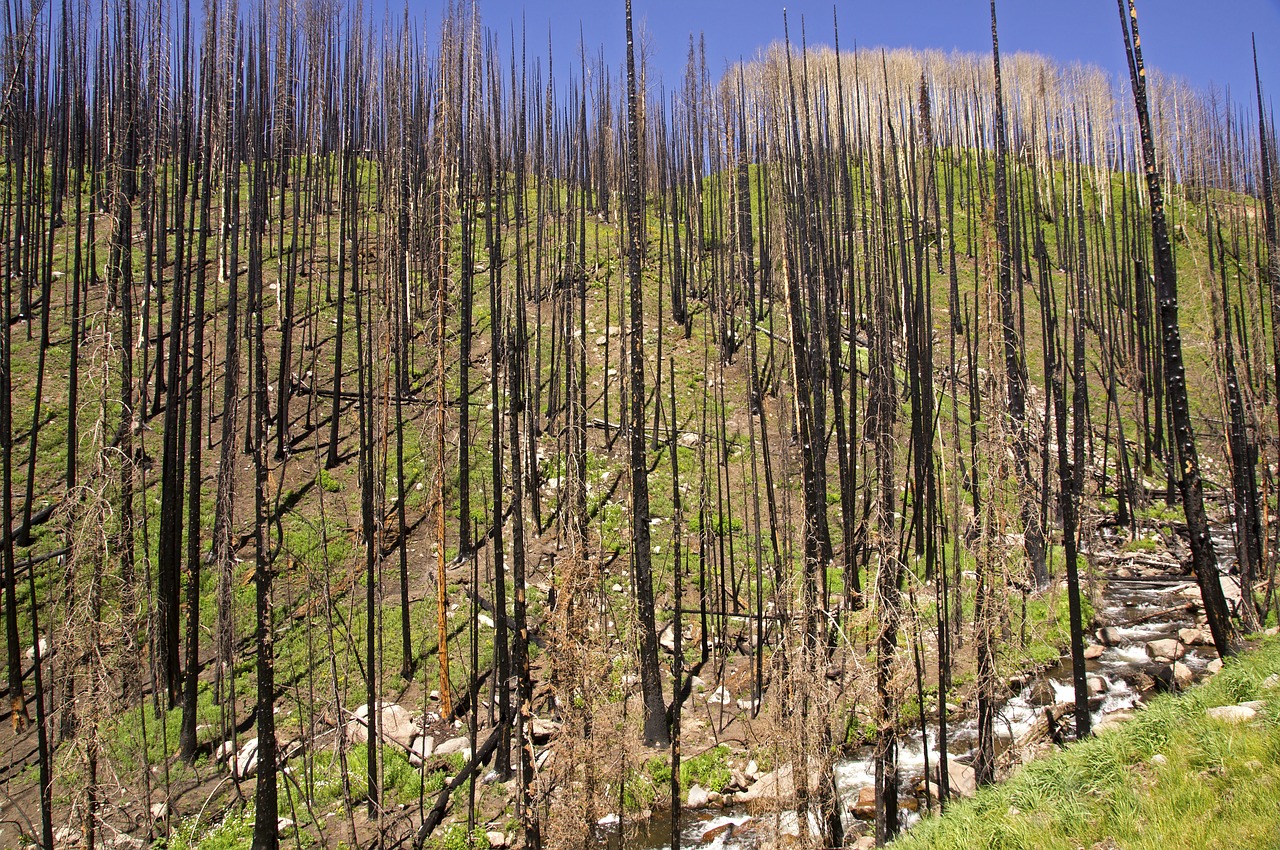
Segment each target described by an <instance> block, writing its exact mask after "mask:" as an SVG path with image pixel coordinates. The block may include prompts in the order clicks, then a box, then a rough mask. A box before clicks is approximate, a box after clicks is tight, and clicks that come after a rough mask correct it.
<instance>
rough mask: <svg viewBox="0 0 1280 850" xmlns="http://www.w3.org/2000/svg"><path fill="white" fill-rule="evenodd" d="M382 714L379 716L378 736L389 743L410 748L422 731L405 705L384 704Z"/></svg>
mask: <svg viewBox="0 0 1280 850" xmlns="http://www.w3.org/2000/svg"><path fill="white" fill-rule="evenodd" d="M381 715H382V716H381V717H379V718H378V721H379V722H378V737H380V738H382V740H384V741H386V742H387V743H390V744H396V745H397V746H400V747H403V748H405V749H408V748H409V744H410V743H412V742H413V739H414V738H415V737H416V736H417V735H418V733H419V731H420V730H419V729H418V725H417V724H416V723H414V722H413V718H412V717H411V716H410V715H409V712H408V711H407V710H405V708H404V707H403V706H399V705H396V704H395V703H392V704H391V705H385V706H383V708H382V712H381Z"/></svg>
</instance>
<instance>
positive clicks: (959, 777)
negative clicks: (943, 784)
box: [947, 759, 978, 797]
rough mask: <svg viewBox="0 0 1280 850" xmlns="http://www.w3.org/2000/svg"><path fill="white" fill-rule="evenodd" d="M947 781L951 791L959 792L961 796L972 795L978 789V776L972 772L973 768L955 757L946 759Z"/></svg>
mask: <svg viewBox="0 0 1280 850" xmlns="http://www.w3.org/2000/svg"><path fill="white" fill-rule="evenodd" d="M947 781H948V783H949V784H950V787H951V793H952V794H959V795H960V796H961V797H972V796H973V794H974V792H975V791H977V790H978V777H977V774H975V773H974V772H973V768H972V767H970V766H969V765H967V764H964V763H963V762H958V761H956V760H955V759H949V760H948V761H947Z"/></svg>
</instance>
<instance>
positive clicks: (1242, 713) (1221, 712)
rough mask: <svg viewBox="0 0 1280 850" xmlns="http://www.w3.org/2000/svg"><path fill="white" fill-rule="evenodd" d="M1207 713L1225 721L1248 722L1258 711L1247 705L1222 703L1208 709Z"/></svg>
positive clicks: (1215, 718)
mask: <svg viewBox="0 0 1280 850" xmlns="http://www.w3.org/2000/svg"><path fill="white" fill-rule="evenodd" d="M1205 714H1207V715H1208V716H1209V717H1211V718H1213V719H1214V720H1221V721H1222V722H1223V723H1248V722H1249V721H1250V720H1252V719H1253V718H1255V717H1257V716H1258V711H1257V709H1255V708H1253V707H1251V706H1247V705H1220V706H1218V707H1216V708H1210V709H1208V710H1207V711H1206V712H1205Z"/></svg>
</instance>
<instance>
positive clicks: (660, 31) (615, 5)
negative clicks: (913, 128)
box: [409, 0, 1280, 104]
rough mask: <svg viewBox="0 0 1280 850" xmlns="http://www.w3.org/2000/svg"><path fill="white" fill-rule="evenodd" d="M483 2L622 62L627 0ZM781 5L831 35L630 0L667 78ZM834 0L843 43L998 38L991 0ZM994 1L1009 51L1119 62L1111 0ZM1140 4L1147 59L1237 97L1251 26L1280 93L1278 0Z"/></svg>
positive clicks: (935, 43)
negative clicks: (699, 47) (693, 52)
mask: <svg viewBox="0 0 1280 850" xmlns="http://www.w3.org/2000/svg"><path fill="white" fill-rule="evenodd" d="M409 3H410V8H411V10H412V11H415V12H417V13H418V14H420V15H422V16H423V17H422V19H420V21H419V24H420V25H422V26H423V28H424V29H425V30H426V31H427V32H431V31H432V30H433V29H434V27H435V25H436V22H437V19H438V15H439V9H440V6H439V5H438V4H436V3H430V4H428V3H426V2H424V0H409ZM479 4H480V12H481V15H482V17H483V19H484V21H485V23H486V25H488V26H489V27H491V28H492V29H494V30H496V31H497V32H499V33H501V34H502V37H503V40H504V42H505V41H506V37H507V33H509V32H510V28H511V26H512V23H513V22H514V25H515V28H516V37H517V38H519V28H520V20H521V16H522V15H523V16H524V19H525V21H526V22H527V26H528V38H529V49H530V53H531V54H533V53H534V52H535V51H536V52H537V53H543V54H545V45H546V43H547V33H548V28H550V33H551V36H552V38H553V39H554V44H555V52H556V58H557V66H558V67H559V68H566V69H567V65H568V63H570V62H573V63H574V65H576V60H577V48H578V42H579V32H580V29H579V27H581V33H582V36H583V38H584V39H585V41H586V44H587V46H588V50H589V51H591V53H592V54H594V53H595V52H597V51H598V50H599V49H600V47H601V46H603V47H604V50H605V56H606V59H607V61H609V62H610V64H611V65H612V66H613V67H615V68H616V67H618V66H619V65H620V62H621V59H622V56H623V53H622V51H623V49H624V48H625V41H624V35H623V33H624V30H623V3H622V0H607V2H592V0H479ZM784 5H785V6H786V8H787V12H788V16H789V18H790V23H791V33H792V39H793V40H794V41H798V40H799V30H800V22H801V18H802V17H803V19H804V24H805V28H806V30H807V34H808V39H809V43H810V44H831V42H832V33H833V28H832V11H833V4H832V2H831V0H632V12H633V15H634V16H635V20H636V25H637V27H639V26H640V23H641V21H643V22H644V27H645V28H646V30H647V31H648V33H649V35H650V45H651V48H652V49H653V50H654V53H653V55H652V61H653V63H654V65H655V67H656V70H657V71H658V72H659V73H660V74H661V75H662V77H663V80H664V81H665V82H666V84H667V86H668V87H671V86H674V85H677V84H678V81H679V77H680V74H681V71H682V70H683V67H684V63H685V57H686V55H687V52H688V43H689V35H690V33H693V34H694V36H695V38H696V37H697V36H698V34H700V33H701V34H705V36H706V44H707V58H708V65H709V69H710V71H711V73H712V75H713V77H716V76H718V75H719V73H720V72H721V71H722V70H723V69H724V68H725V65H726V64H727V63H728V62H731V61H734V60H736V59H738V58H739V57H743V58H750V57H752V56H753V55H754V54H755V53H756V51H757V50H758V49H760V48H762V47H765V46H767V45H768V44H769V43H771V42H773V41H775V40H781V38H782V9H783V6H784ZM836 5H837V6H838V12H839V16H840V42H841V46H842V47H843V46H848V45H852V44H853V43H854V41H855V40H856V41H857V43H858V45H859V46H865V47H878V46H885V47H927V48H941V49H943V50H952V49H960V50H966V51H975V52H989V51H990V49H991V36H990V24H989V18H988V4H987V2H986V0H887V2H886V1H885V0H863V2H857V3H848V2H841V3H838V4H836ZM415 7H416V8H415ZM998 13H999V16H1000V46H1001V49H1002V50H1004V51H1008V52H1014V51H1019V50H1022V51H1033V52H1038V53H1043V54H1046V55H1049V56H1052V57H1054V58H1055V59H1058V60H1061V61H1072V60H1081V61H1084V62H1089V63H1093V64H1095V65H1099V66H1101V67H1103V68H1106V69H1110V70H1112V71H1113V72H1117V73H1118V72H1120V71H1123V69H1124V58H1123V55H1124V54H1123V49H1122V42H1121V36H1120V27H1119V16H1118V13H1117V10H1116V3H1115V0H1066V2H1051V0H1005V2H1003V3H1001V4H1000V5H999V6H998ZM1138 13H1139V24H1140V28H1141V35H1142V40H1143V51H1144V58H1145V59H1146V61H1147V64H1148V65H1149V66H1153V67H1157V68H1160V69H1162V70H1164V71H1166V72H1169V73H1175V74H1178V75H1180V76H1183V77H1185V78H1186V79H1188V80H1189V81H1190V82H1191V83H1192V84H1194V85H1196V86H1199V87H1207V86H1209V85H1210V84H1216V85H1218V86H1219V87H1226V86H1229V87H1230V89H1231V94H1232V97H1233V99H1235V100H1237V101H1240V100H1244V99H1246V98H1252V96H1253V66H1252V58H1251V55H1250V51H1249V35H1250V33H1251V32H1256V33H1257V36H1258V43H1259V49H1258V61H1259V66H1260V69H1261V72H1262V82H1263V88H1264V93H1267V94H1268V95H1269V98H1268V99H1269V100H1271V101H1272V102H1273V103H1276V104H1280V0H1140V2H1139V6H1138ZM504 46H505V45H504ZM589 55H590V54H589ZM561 62H564V63H565V64H564V65H562V64H560V63H561ZM559 76H560V74H559V72H557V77H559Z"/></svg>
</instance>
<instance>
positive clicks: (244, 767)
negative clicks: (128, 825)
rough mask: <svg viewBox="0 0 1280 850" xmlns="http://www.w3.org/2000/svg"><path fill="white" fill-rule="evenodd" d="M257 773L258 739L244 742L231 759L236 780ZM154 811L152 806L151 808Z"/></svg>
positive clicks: (232, 771)
mask: <svg viewBox="0 0 1280 850" xmlns="http://www.w3.org/2000/svg"><path fill="white" fill-rule="evenodd" d="M257 772H258V739H257V738H250V739H249V740H248V741H245V744H244V746H243V747H241V748H240V752H238V753H236V754H235V755H234V756H232V757H231V773H232V774H234V775H235V777H236V779H248V778H249V777H250V776H253V775H254V774H255V773H257ZM152 808H153V809H154V806H153V807H152Z"/></svg>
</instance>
